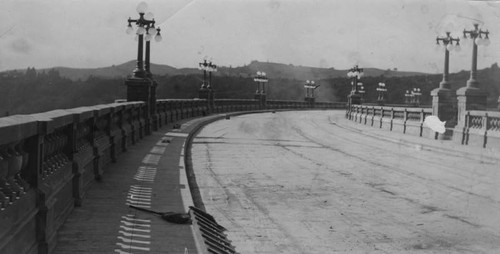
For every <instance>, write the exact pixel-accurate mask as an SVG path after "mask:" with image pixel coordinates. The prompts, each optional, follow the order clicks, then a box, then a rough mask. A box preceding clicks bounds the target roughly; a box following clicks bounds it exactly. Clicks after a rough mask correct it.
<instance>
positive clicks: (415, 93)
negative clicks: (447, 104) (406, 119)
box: [411, 88, 422, 107]
mask: <svg viewBox="0 0 500 254" xmlns="http://www.w3.org/2000/svg"><path fill="white" fill-rule="evenodd" d="M420 96H422V93H421V91H420V88H413V90H412V91H411V98H412V103H413V105H414V106H417V107H418V106H420Z"/></svg>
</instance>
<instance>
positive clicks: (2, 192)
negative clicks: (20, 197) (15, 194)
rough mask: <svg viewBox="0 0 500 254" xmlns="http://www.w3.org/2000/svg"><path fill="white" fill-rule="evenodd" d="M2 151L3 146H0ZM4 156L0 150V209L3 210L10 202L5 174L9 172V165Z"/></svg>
mask: <svg viewBox="0 0 500 254" xmlns="http://www.w3.org/2000/svg"><path fill="white" fill-rule="evenodd" d="M0 150H1V151H3V148H1V147H0ZM8 165H9V164H8V161H7V159H6V157H4V155H3V153H2V152H0V209H1V210H5V208H6V207H7V206H9V205H10V204H12V202H11V199H10V193H11V192H10V189H9V186H8V185H7V175H8V174H9V166H8Z"/></svg>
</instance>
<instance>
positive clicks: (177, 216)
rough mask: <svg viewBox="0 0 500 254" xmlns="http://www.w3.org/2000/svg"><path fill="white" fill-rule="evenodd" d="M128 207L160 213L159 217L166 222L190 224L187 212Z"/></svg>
mask: <svg viewBox="0 0 500 254" xmlns="http://www.w3.org/2000/svg"><path fill="white" fill-rule="evenodd" d="M129 206H130V207H132V208H134V209H137V210H139V211H143V212H148V213H154V214H157V215H160V217H161V218H162V219H164V220H166V221H168V222H171V223H176V224H190V223H191V216H190V215H189V214H188V213H174V212H164V213H162V212H156V211H153V210H149V209H146V208H142V207H138V206H133V205H129Z"/></svg>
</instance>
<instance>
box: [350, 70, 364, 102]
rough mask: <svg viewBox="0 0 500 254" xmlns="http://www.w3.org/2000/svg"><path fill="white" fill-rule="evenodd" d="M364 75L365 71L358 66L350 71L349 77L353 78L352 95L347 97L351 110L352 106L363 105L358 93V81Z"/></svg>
mask: <svg viewBox="0 0 500 254" xmlns="http://www.w3.org/2000/svg"><path fill="white" fill-rule="evenodd" d="M363 75H364V73H363V69H362V68H359V67H358V66H357V65H356V66H354V67H353V68H351V69H349V72H347V77H349V78H351V79H352V80H351V85H352V88H351V93H350V94H349V95H348V96H347V98H348V101H349V110H350V108H351V105H356V104H361V96H360V95H359V93H358V80H359V79H361V77H362V76H363Z"/></svg>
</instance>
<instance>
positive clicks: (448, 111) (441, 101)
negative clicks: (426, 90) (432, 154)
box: [431, 84, 457, 140]
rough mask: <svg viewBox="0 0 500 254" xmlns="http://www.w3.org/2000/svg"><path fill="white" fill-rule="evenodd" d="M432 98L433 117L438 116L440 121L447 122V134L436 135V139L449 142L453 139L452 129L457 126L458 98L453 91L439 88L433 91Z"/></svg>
mask: <svg viewBox="0 0 500 254" xmlns="http://www.w3.org/2000/svg"><path fill="white" fill-rule="evenodd" d="M431 96H432V115H434V116H437V117H438V118H439V120H441V121H445V122H446V123H445V128H446V132H445V133H444V134H439V133H437V132H436V133H435V135H434V138H435V139H440V140H447V139H450V138H451V135H452V129H453V128H454V127H455V125H457V97H456V94H455V92H454V91H453V90H451V89H448V88H442V87H441V84H440V87H439V88H436V89H434V90H432V91H431Z"/></svg>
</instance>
